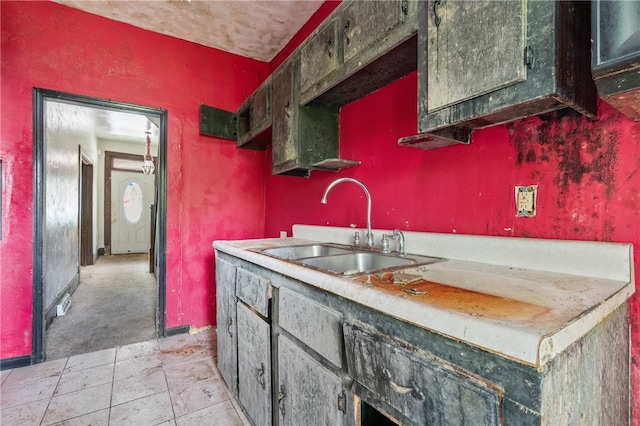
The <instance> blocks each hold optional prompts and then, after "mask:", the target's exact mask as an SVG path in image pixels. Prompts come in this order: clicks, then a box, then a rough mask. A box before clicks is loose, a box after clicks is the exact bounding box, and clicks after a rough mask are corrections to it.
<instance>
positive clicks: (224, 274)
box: [216, 259, 238, 396]
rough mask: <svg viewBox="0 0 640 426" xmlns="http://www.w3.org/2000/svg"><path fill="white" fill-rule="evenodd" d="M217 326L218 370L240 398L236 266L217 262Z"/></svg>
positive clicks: (220, 260) (221, 260)
mask: <svg viewBox="0 0 640 426" xmlns="http://www.w3.org/2000/svg"><path fill="white" fill-rule="evenodd" d="M216 283H218V285H217V287H216V324H217V327H218V328H217V336H218V345H217V348H218V368H219V370H220V373H221V374H222V377H223V378H224V381H225V382H227V385H228V386H229V389H231V393H232V394H233V395H235V396H238V333H237V325H236V294H235V292H236V266H235V265H234V264H233V263H231V262H228V261H226V260H224V259H218V260H217V261H216Z"/></svg>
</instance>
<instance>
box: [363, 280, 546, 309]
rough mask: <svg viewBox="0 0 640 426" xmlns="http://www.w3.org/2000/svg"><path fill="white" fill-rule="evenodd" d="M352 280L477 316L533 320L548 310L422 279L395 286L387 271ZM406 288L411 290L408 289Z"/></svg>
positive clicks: (531, 304)
mask: <svg viewBox="0 0 640 426" xmlns="http://www.w3.org/2000/svg"><path fill="white" fill-rule="evenodd" d="M353 281H354V282H358V283H361V284H364V285H370V286H373V287H375V288H376V289H378V290H381V291H384V292H385V293H390V294H393V295H396V296H398V297H403V298H408V299H411V300H416V301H419V302H422V303H425V304H429V305H431V306H436V307H439V308H443V309H448V310H452V311H457V312H461V313H464V314H468V315H473V316H478V317H485V318H493V319H509V320H513V319H522V320H533V319H536V318H539V317H541V316H543V315H545V314H547V313H549V312H550V311H551V309H550V308H547V307H545V306H540V305H535V304H533V303H527V302H522V301H520V300H515V299H509V298H506V297H501V296H494V295H492V294H486V293H480V292H478V291H473V290H467V289H464V288H458V287H453V286H450V285H446V284H440V283H436V282H433V281H427V280H424V279H422V280H420V281H416V282H414V283H411V284H407V285H397V284H395V283H394V282H393V274H391V273H389V274H371V275H363V276H360V277H357V278H354V279H353ZM408 289H410V290H411V291H412V292H408V291H407V290H408Z"/></svg>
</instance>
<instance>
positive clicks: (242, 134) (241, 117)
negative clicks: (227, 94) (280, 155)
mask: <svg viewBox="0 0 640 426" xmlns="http://www.w3.org/2000/svg"><path fill="white" fill-rule="evenodd" d="M236 116H237V118H236V120H237V125H238V130H237V137H238V140H237V146H238V148H252V149H264V146H265V145H267V144H269V143H270V142H271V133H270V131H269V130H270V128H271V77H269V78H267V79H266V80H265V81H264V82H263V83H262V84H261V85H260V86H259V87H258V88H257V89H256V90H255V91H254V92H253V93H252V94H251V96H249V97H248V98H247V100H246V101H245V102H244V103H243V104H242V105H241V106H240V108H238V112H237V113H236Z"/></svg>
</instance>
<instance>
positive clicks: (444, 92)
mask: <svg viewBox="0 0 640 426" xmlns="http://www.w3.org/2000/svg"><path fill="white" fill-rule="evenodd" d="M540 7H547V6H546V5H545V6H543V5H542V4H541V5H540ZM548 7H552V6H551V5H549V6H548ZM525 31H526V0H519V1H518V0H514V1H492V0H478V1H452V0H435V1H434V0H430V1H429V16H428V23H427V34H428V36H427V63H428V74H427V80H428V86H427V87H428V95H427V97H428V101H427V104H428V109H429V111H434V110H437V109H439V108H444V107H446V106H449V105H453V104H456V103H459V102H462V101H464V100H467V99H471V98H475V97H477V96H480V95H483V94H485V93H489V92H491V91H494V90H497V89H499V88H501V87H505V86H508V85H511V84H514V83H517V82H519V81H524V80H525V79H526V77H527V75H526V65H525V61H524V48H525Z"/></svg>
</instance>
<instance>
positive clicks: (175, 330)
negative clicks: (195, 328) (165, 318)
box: [166, 324, 191, 337]
mask: <svg viewBox="0 0 640 426" xmlns="http://www.w3.org/2000/svg"><path fill="white" fill-rule="evenodd" d="M189 330H191V326H190V325H189V324H187V325H180V326H178V327H172V328H167V333H166V334H167V337H169V336H175V335H176V334H185V333H188V332H189Z"/></svg>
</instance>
